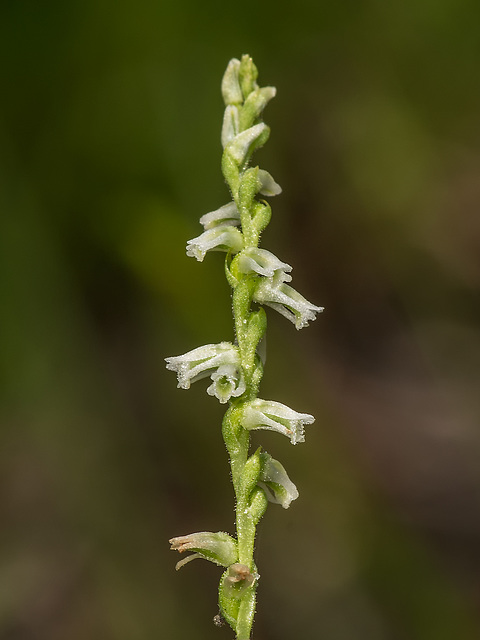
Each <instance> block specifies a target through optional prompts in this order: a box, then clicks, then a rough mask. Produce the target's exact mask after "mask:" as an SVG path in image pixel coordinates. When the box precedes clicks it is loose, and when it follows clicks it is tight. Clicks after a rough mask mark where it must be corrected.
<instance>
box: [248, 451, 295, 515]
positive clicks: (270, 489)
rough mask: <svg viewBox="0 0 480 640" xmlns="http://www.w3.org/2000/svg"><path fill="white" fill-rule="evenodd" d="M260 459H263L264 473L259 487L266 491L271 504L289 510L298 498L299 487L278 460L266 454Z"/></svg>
mask: <svg viewBox="0 0 480 640" xmlns="http://www.w3.org/2000/svg"><path fill="white" fill-rule="evenodd" d="M260 457H261V459H262V473H261V475H260V480H261V482H259V483H258V484H259V486H260V487H261V488H262V489H263V490H264V491H265V495H266V496H267V498H268V500H269V501H270V502H275V503H276V504H281V505H282V507H283V508H284V509H288V507H289V506H290V503H291V502H292V500H296V499H297V498H298V490H297V487H296V486H295V485H294V484H293V482H292V481H291V480H290V478H289V477H288V475H287V472H286V471H285V468H284V467H283V465H281V464H280V462H279V461H278V460H275V459H274V458H272V456H271V455H269V454H268V453H266V452H265V453H261V454H260Z"/></svg>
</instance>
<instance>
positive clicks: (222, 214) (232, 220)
mask: <svg viewBox="0 0 480 640" xmlns="http://www.w3.org/2000/svg"><path fill="white" fill-rule="evenodd" d="M200 224H201V225H203V228H204V229H205V231H207V230H208V229H213V228H214V227H219V226H225V225H229V226H235V227H238V226H239V225H240V214H239V213H238V209H237V205H236V204H235V202H229V203H228V204H224V205H223V207H220V208H219V209H216V210H215V211H210V212H209V213H206V214H205V215H203V216H202V217H201V218H200Z"/></svg>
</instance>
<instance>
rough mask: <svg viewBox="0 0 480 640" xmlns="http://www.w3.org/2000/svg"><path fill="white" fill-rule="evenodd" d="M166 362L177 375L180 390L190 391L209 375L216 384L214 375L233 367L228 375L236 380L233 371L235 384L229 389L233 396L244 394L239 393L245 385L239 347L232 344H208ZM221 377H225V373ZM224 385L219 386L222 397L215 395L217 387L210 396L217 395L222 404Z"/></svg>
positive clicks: (167, 359) (168, 367)
mask: <svg viewBox="0 0 480 640" xmlns="http://www.w3.org/2000/svg"><path fill="white" fill-rule="evenodd" d="M165 361H166V363H167V369H169V370H170V371H175V372H176V373H177V378H178V385H177V386H178V387H179V388H180V389H189V388H190V385H191V383H192V382H196V381H197V380H201V379H202V378H206V377H207V376H209V375H212V380H213V382H214V384H215V382H216V378H214V377H213V374H214V373H215V372H216V371H217V370H218V369H220V368H222V367H225V366H226V365H228V366H229V367H231V368H229V369H228V373H229V376H230V378H231V379H232V381H233V379H234V373H233V370H235V371H236V372H237V378H236V382H235V384H233V382H232V384H231V385H230V387H229V388H231V389H232V394H231V395H234V394H236V395H241V393H243V391H241V393H238V391H239V389H241V388H242V385H245V382H244V381H243V378H242V375H241V373H240V371H241V368H240V356H239V353H238V349H237V347H235V346H234V345H233V344H232V343H231V342H220V343H219V344H207V345H205V346H203V347H197V348H196V349H193V350H192V351H189V352H188V353H185V354H183V355H182V356H173V357H171V358H165ZM221 375H223V376H225V373H223V374H221ZM222 384H223V383H222V382H219V384H218V385H217V386H218V388H219V389H222V392H221V394H220V395H217V394H216V393H215V390H216V387H215V390H214V391H213V393H210V392H209V393H210V395H214V394H215V395H217V398H218V399H219V400H220V402H224V400H223V397H225V393H226V391H225V389H224V387H225V385H223V386H222ZM227 400H228V398H227Z"/></svg>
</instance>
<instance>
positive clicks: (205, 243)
mask: <svg viewBox="0 0 480 640" xmlns="http://www.w3.org/2000/svg"><path fill="white" fill-rule="evenodd" d="M257 78H258V71H257V68H256V66H255V64H254V63H253V60H252V59H251V58H250V56H247V55H244V56H242V58H241V60H237V59H236V58H233V59H232V60H231V61H230V62H229V64H228V66H227V69H226V71H225V75H224V76H223V80H222V96H223V100H224V102H225V112H224V117H223V124H222V129H221V142H222V146H223V152H222V165H221V166H222V173H223V177H224V178H225V181H226V183H227V185H228V188H229V192H230V198H231V201H230V202H228V204H225V205H223V206H221V207H219V208H218V209H215V210H214V211H209V212H208V213H206V214H205V215H203V216H202V217H201V218H200V224H201V225H202V226H203V233H202V234H201V235H199V236H198V237H197V238H193V239H192V240H189V241H188V242H187V255H188V256H191V257H194V258H196V259H197V260H198V261H199V262H202V261H203V259H204V258H205V255H206V254H207V253H208V252H209V251H223V252H225V253H226V254H227V256H226V259H225V266H224V268H225V275H226V278H227V282H228V284H229V285H230V287H231V288H232V310H233V326H234V331H235V336H234V339H233V340H232V342H220V343H218V344H207V345H205V346H203V347H198V348H197V349H193V350H192V351H189V352H188V353H185V354H184V355H181V356H174V357H170V358H165V360H166V362H167V369H170V370H171V371H174V372H175V373H176V374H177V378H178V387H180V388H181V389H188V388H189V387H190V385H191V383H192V382H195V381H196V380H200V379H201V378H206V377H210V380H211V382H210V385H209V386H208V388H207V393H208V394H209V395H211V396H215V397H216V398H217V399H218V400H219V401H220V402H221V403H222V404H226V403H227V402H228V403H229V406H228V408H227V411H226V412H225V415H224V418H223V422H222V436H223V439H224V441H225V445H226V447H227V451H228V454H229V456H230V467H231V479H232V482H233V487H234V491H235V526H236V539H235V538H234V537H232V536H230V535H229V534H227V533H224V532H221V531H220V532H217V533H211V532H209V531H201V532H199V533H192V534H190V535H187V536H180V537H178V538H172V539H171V540H170V544H171V548H172V549H174V550H177V551H179V552H180V553H182V552H184V551H190V552H191V555H188V556H187V557H186V558H185V559H184V560H181V561H180V562H178V563H177V567H176V568H177V569H179V568H180V567H182V566H183V565H184V564H186V563H187V562H190V561H191V560H194V559H195V558H204V559H205V560H209V561H210V562H213V563H215V564H217V565H220V566H222V567H225V570H224V572H223V575H222V577H221V578H220V584H219V588H218V603H219V608H220V612H219V615H218V616H216V617H215V618H216V619H217V620H221V621H226V622H227V623H228V624H229V625H230V626H231V627H232V629H233V631H234V632H235V639H236V640H247V639H248V638H251V637H252V636H251V627H252V624H253V617H254V614H255V606H256V588H257V583H258V578H259V574H258V572H257V567H256V564H255V560H254V549H255V533H256V527H257V525H258V523H259V521H260V519H261V518H262V517H263V515H264V513H265V511H266V509H267V506H268V502H274V503H278V504H280V505H281V506H282V507H283V508H284V509H287V508H288V507H289V506H290V504H291V502H292V501H293V500H296V499H297V497H298V491H297V488H296V487H295V485H294V484H293V482H292V481H291V480H290V478H289V477H288V474H287V472H286V471H285V468H284V467H283V466H282V465H281V464H280V462H278V460H275V459H274V458H272V456H270V455H269V454H268V453H266V452H262V449H261V448H260V447H259V448H258V449H257V450H256V451H255V453H253V454H251V452H250V431H252V430H257V429H268V430H271V431H277V432H278V433H281V434H282V435H285V436H287V438H289V440H290V442H291V443H292V444H297V443H298V442H303V441H304V439H305V437H304V426H305V425H308V424H312V422H314V417H313V416H311V415H310V414H309V413H298V412H297V411H294V410H293V409H290V408H289V407H287V406H286V405H284V404H281V403H280V402H274V401H273V400H262V399H260V398H259V397H258V394H259V389H260V382H261V379H262V375H263V368H264V364H265V353H264V349H265V344H266V342H265V333H266V328H267V313H266V311H265V309H263V308H257V305H265V306H269V307H272V308H273V309H275V310H276V311H278V312H279V313H281V314H282V315H284V316H285V317H286V318H288V319H289V320H290V321H291V322H293V323H294V324H295V326H296V328H297V329H301V328H302V327H305V326H306V325H307V324H308V323H309V322H311V321H312V320H314V319H315V316H316V314H317V313H320V312H321V311H322V310H323V309H322V307H317V306H316V305H314V304H312V303H311V302H309V301H308V300H306V299H305V298H304V297H303V296H302V295H300V294H299V293H298V292H297V291H296V290H295V289H293V288H292V287H291V286H289V285H288V284H287V283H289V282H290V281H291V280H292V276H291V271H292V267H291V266H290V265H289V264H287V263H286V262H282V260H280V259H279V258H277V256H275V255H274V254H273V253H271V252H270V251H267V250H266V249H263V248H260V247H259V243H260V237H261V234H262V233H263V231H264V230H265V229H266V227H267V226H268V224H269V223H270V219H271V215H272V211H271V207H270V205H269V203H268V202H266V201H265V200H264V199H262V198H264V197H268V198H270V197H272V196H276V195H279V194H280V193H281V191H282V189H281V187H280V185H279V184H277V182H275V180H274V179H273V177H272V176H271V174H270V173H269V172H268V171H266V170H265V169H261V168H260V167H258V166H255V165H253V166H250V162H251V159H252V156H253V154H254V152H255V151H256V150H257V149H259V148H260V147H261V146H262V145H263V144H264V143H265V142H266V141H267V140H268V137H269V135H270V128H269V127H268V126H267V125H266V124H265V123H264V122H263V120H262V117H263V111H264V109H265V107H266V106H267V104H268V103H269V102H270V100H271V99H272V98H273V97H274V96H275V94H276V89H275V87H269V86H267V87H260V86H259V85H258V83H257ZM198 421H201V416H199V417H198Z"/></svg>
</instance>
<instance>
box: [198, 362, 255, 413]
mask: <svg viewBox="0 0 480 640" xmlns="http://www.w3.org/2000/svg"><path fill="white" fill-rule="evenodd" d="M210 377H211V378H212V381H213V382H212V384H211V385H210V386H209V387H208V389H207V393H208V395H210V396H216V397H217V398H218V399H219V401H220V403H221V404H225V403H226V402H227V401H228V400H230V398H231V397H232V396H233V397H234V398H238V396H241V395H242V393H244V392H245V390H246V388H247V387H246V385H245V380H244V377H243V375H242V373H241V369H240V367H239V366H238V364H222V365H220V366H219V367H218V369H217V370H216V371H214V372H213V373H212V375H211V376H210Z"/></svg>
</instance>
